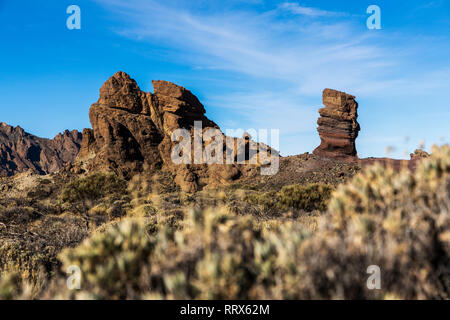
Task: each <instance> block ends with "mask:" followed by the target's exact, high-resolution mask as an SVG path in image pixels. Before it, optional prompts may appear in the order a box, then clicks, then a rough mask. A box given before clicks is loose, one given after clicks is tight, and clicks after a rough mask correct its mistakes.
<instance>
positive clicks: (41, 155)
mask: <svg viewBox="0 0 450 320" xmlns="http://www.w3.org/2000/svg"><path fill="white" fill-rule="evenodd" d="M81 139H82V135H81V133H79V132H78V131H76V130H74V131H68V130H66V131H64V132H63V133H60V134H58V135H57V136H56V137H55V138H54V139H44V138H39V137H37V136H34V135H32V134H29V133H27V132H25V131H24V130H23V129H22V128H21V127H19V126H18V127H12V126H10V125H7V124H6V123H4V122H1V123H0V176H12V175H14V174H16V173H19V172H24V171H28V170H32V171H33V172H35V173H38V174H48V173H54V172H56V171H59V170H60V169H62V168H63V167H64V166H65V165H66V163H68V162H72V161H73V160H74V159H75V157H76V155H77V154H78V151H79V150H80V146H81Z"/></svg>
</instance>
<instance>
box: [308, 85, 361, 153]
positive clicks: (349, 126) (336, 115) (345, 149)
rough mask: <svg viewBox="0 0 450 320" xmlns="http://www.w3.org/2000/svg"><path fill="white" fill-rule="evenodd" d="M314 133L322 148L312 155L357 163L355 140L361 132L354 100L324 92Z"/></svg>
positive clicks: (347, 96) (327, 91) (350, 96)
mask: <svg viewBox="0 0 450 320" xmlns="http://www.w3.org/2000/svg"><path fill="white" fill-rule="evenodd" d="M323 104H324V106H325V107H324V108H321V109H319V114H320V118H319V119H318V120H317V124H318V125H319V126H318V128H317V131H318V132H319V135H320V140H321V144H320V146H318V147H317V148H316V149H315V150H314V152H313V153H314V154H315V155H318V156H323V157H327V158H333V159H342V160H356V158H357V152H356V146H355V140H356V138H357V137H358V132H359V130H360V127H359V123H358V121H357V118H358V112H357V109H358V103H357V102H356V101H355V97H354V96H352V95H349V94H347V93H345V92H341V91H336V90H332V89H325V90H324V91H323Z"/></svg>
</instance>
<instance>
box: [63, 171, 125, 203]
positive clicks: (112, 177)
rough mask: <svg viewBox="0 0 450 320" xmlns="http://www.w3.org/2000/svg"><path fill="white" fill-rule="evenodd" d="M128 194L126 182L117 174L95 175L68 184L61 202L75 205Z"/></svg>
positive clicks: (99, 173)
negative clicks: (79, 202)
mask: <svg viewBox="0 0 450 320" xmlns="http://www.w3.org/2000/svg"><path fill="white" fill-rule="evenodd" d="M126 192H127V184H126V182H125V180H123V179H122V178H120V177H118V176H117V175H116V174H115V173H101V172H98V173H94V174H92V175H89V176H87V177H83V178H78V179H76V180H74V181H72V182H70V183H68V184H67V185H66V186H65V187H64V189H63V190H62V192H61V200H62V201H64V202H68V203H75V202H78V201H85V200H97V199H100V198H103V197H105V196H108V195H123V194H126Z"/></svg>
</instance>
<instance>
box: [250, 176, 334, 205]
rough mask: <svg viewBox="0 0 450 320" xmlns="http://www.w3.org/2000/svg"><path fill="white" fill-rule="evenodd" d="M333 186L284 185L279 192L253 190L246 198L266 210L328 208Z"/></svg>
mask: <svg viewBox="0 0 450 320" xmlns="http://www.w3.org/2000/svg"><path fill="white" fill-rule="evenodd" d="M333 190H334V189H333V187H331V186H329V185H325V184H319V183H314V184H308V185H305V186H303V185H291V186H285V187H283V188H282V189H281V190H280V191H279V192H275V191H270V192H265V193H258V192H251V193H249V194H248V195H247V196H246V198H245V200H246V201H247V202H249V203H252V204H256V205H259V206H261V207H262V208H263V209H264V210H270V209H279V210H288V209H297V210H304V211H309V212H310V211H314V210H320V211H325V210H326V209H327V204H328V201H329V200H330V198H331V193H332V191H333Z"/></svg>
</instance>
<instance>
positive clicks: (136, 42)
mask: <svg viewBox="0 0 450 320" xmlns="http://www.w3.org/2000/svg"><path fill="white" fill-rule="evenodd" d="M71 4H76V5H78V6H79V7H80V8H81V30H68V29H67V28H66V19H67V17H68V16H69V15H68V14H66V8H67V7H68V6H69V5H71ZM372 4H376V5H378V6H379V7H380V8H381V18H382V20H381V23H382V29H381V30H369V29H368V28H367V27H366V20H367V18H368V17H369V14H367V13H366V9H367V7H368V6H369V5H372ZM0 23H1V28H0V36H1V39H2V47H1V50H0V70H1V71H0V121H3V122H6V123H9V124H12V125H20V126H21V127H23V128H24V129H25V130H27V131H29V132H31V133H33V134H36V135H40V136H44V137H53V136H54V135H56V134H57V133H58V132H60V131H62V130H64V129H66V128H68V129H82V128H84V127H90V124H89V118H88V110H89V107H90V105H91V104H92V103H94V102H95V101H97V99H98V90H99V88H100V86H101V85H102V83H103V82H104V81H105V80H106V79H107V78H108V77H109V76H111V75H112V74H113V73H115V72H116V71H118V70H122V71H125V72H127V73H129V74H130V75H131V76H132V77H133V78H134V79H135V80H136V81H137V82H138V84H139V85H140V87H141V89H143V90H146V91H151V90H153V89H152V86H151V80H152V79H163V80H168V81H172V82H175V83H177V84H179V85H182V86H184V87H186V88H188V89H190V90H191V91H192V92H194V93H195V94H196V95H197V96H198V97H199V98H200V100H201V101H202V102H203V104H204V105H205V107H206V110H207V115H208V116H209V117H210V118H211V119H213V120H214V121H215V122H217V123H218V124H219V125H220V127H221V128H222V129H223V130H225V129H227V128H230V129H235V128H242V129H249V128H255V129H272V128H278V129H280V134H281V135H280V149H281V153H282V155H289V154H299V153H304V152H307V151H309V152H311V151H312V150H313V149H314V148H315V147H316V146H317V145H318V144H319V142H320V140H319V137H318V134H317V132H316V120H317V117H318V113H317V109H318V108H319V107H320V106H321V93H322V90H323V89H324V88H333V89H338V90H343V91H346V92H348V93H351V94H353V95H355V96H356V97H357V101H358V102H359V105H360V107H359V122H360V124H361V128H362V130H361V132H360V136H359V137H358V140H357V148H358V152H359V155H360V157H368V156H377V157H382V156H386V155H389V156H393V157H398V158H401V157H404V156H405V152H406V151H408V152H412V151H413V150H414V149H415V148H416V147H418V146H419V145H420V144H421V141H423V142H424V143H425V147H426V148H427V149H428V148H429V147H430V146H431V145H432V144H433V143H436V144H443V143H449V142H450V126H449V124H450V102H449V101H450V54H449V52H450V32H449V31H450V1H445V0H434V1H426V0H424V1H417V0H410V1H399V0H386V1H375V0H371V1H364V0H358V1H332V0H310V1H306V0H305V1H293V0H288V1H262V0H243V1H235V0H231V1H216V0H208V1H202V0H200V1H187V0H186V1H175V0H165V1H153V0H126V1H119V0H96V1H82V0H72V1H63V0H58V1H56V0H55V1H12V0H0ZM387 147H392V150H393V151H391V153H390V154H386V148H387Z"/></svg>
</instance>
